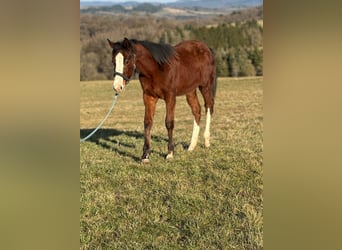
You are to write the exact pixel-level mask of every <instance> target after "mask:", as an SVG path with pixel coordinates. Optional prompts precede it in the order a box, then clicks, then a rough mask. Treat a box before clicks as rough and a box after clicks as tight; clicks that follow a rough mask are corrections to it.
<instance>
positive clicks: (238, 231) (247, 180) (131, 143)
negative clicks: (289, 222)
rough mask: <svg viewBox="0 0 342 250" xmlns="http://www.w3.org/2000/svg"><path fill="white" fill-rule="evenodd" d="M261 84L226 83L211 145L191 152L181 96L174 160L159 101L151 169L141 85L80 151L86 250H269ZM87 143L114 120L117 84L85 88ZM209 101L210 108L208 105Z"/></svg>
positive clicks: (82, 241)
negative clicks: (144, 159)
mask: <svg viewBox="0 0 342 250" xmlns="http://www.w3.org/2000/svg"><path fill="white" fill-rule="evenodd" d="M262 84H263V79H262V78H248V79H239V80H237V79H228V78H219V79H218V87H217V94H216V99H215V101H216V103H215V110H214V115H213V121H212V125H211V147H210V148H205V147H204V139H203V136H202V134H203V132H204V125H205V115H204V108H203V106H202V121H201V132H200V135H201V136H200V139H199V144H198V146H197V148H196V149H195V150H194V151H193V152H187V151H186V148H187V146H188V145H189V143H190V139H191V133H192V125H193V118H192V115H191V111H190V108H189V107H188V105H187V104H186V101H185V98H184V97H179V98H177V105H176V115H175V130H174V141H175V153H174V159H173V161H171V162H168V161H166V160H165V156H166V153H167V133H166V129H165V127H164V117H165V104H164V102H163V101H162V100H160V101H159V102H158V105H157V110H156V115H155V120H154V125H153V129H152V153H151V157H150V159H151V163H150V164H141V163H140V157H141V154H142V147H143V142H144V140H143V116H144V106H143V102H142V92H141V89H140V84H139V83H138V82H137V81H132V82H131V83H130V84H129V86H128V87H127V89H126V91H125V92H124V93H122V94H121V95H120V96H119V98H118V101H117V104H116V106H115V108H114V111H113V113H112V114H111V115H110V117H109V119H108V120H107V121H106V122H105V123H104V125H103V128H101V129H100V130H99V131H98V132H97V133H96V134H95V135H94V136H93V137H92V138H91V139H89V140H88V141H86V142H84V143H81V144H80V193H81V195H80V248H81V249H262V248H263V216H262V212H263V197H262V190H263V179H262V176H263V170H262V131H263V114H262V95H263V92H262ZM80 88H81V94H80V95H81V100H80V121H81V124H80V126H81V132H80V134H81V137H84V136H86V135H87V134H88V133H89V132H91V130H92V129H94V128H95V127H96V126H97V125H98V123H99V122H100V121H101V120H102V118H103V117H104V116H105V114H106V112H107V111H108V109H109V107H110V105H111V102H112V97H113V91H112V82H111V81H101V82H81V84H80ZM199 97H200V102H201V104H202V103H203V100H202V97H201V96H200V95H199Z"/></svg>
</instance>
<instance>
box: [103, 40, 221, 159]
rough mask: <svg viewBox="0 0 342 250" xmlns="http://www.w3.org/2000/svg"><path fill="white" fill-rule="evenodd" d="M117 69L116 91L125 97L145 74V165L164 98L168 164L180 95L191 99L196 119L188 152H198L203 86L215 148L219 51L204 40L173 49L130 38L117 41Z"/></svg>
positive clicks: (113, 45)
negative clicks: (213, 126)
mask: <svg viewBox="0 0 342 250" xmlns="http://www.w3.org/2000/svg"><path fill="white" fill-rule="evenodd" d="M107 41H108V43H109V46H110V47H111V48H112V63H113V66H114V70H113V71H114V73H113V77H114V81H113V89H114V90H115V91H116V92H117V93H120V92H122V91H123V90H124V89H125V86H126V85H127V84H128V83H129V81H130V80H131V79H132V78H133V76H134V74H135V71H137V72H138V73H139V81H140V84H141V88H142V92H143V102H144V105H145V116H144V146H143V154H142V157H141V161H142V162H143V163H148V162H150V160H149V157H150V153H151V128H152V124H153V117H154V113H155V108H156V103H157V101H158V99H163V100H164V101H165V104H166V105H165V106H166V117H165V126H166V129H167V133H168V153H167V155H166V159H167V160H171V159H172V158H173V152H174V144H173V129H174V113H175V105H176V96H181V95H186V100H187V103H188V104H189V106H190V108H191V110H192V114H193V116H194V123H193V131H192V136H191V142H190V145H189V148H188V151H192V150H194V148H195V147H196V145H197V142H198V135H199V131H200V126H199V124H200V119H201V106H200V103H199V101H198V97H197V92H196V90H197V88H198V89H199V91H200V92H201V94H202V96H203V99H204V104H205V112H206V126H205V130H204V139H205V147H209V146H210V122H211V117H212V114H213V112H214V97H215V93H216V82H217V81H216V63H215V58H214V52H213V51H212V50H211V49H210V48H209V47H208V46H207V45H206V44H205V43H203V42H201V41H197V40H188V41H183V42H180V43H179V44H177V45H175V46H172V45H170V44H164V43H153V42H150V41H139V40H136V39H127V38H126V37H125V38H124V39H123V41H119V42H112V41H110V40H109V39H107Z"/></svg>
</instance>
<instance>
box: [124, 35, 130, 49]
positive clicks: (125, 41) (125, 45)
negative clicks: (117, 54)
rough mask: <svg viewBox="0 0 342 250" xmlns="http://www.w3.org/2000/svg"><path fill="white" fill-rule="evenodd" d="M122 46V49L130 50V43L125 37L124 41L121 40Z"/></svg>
mask: <svg viewBox="0 0 342 250" xmlns="http://www.w3.org/2000/svg"><path fill="white" fill-rule="evenodd" d="M122 45H123V47H124V48H126V49H129V48H131V46H132V45H131V42H130V41H129V40H128V39H127V37H125V38H124V40H123V42H122Z"/></svg>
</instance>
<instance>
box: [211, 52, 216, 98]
mask: <svg viewBox="0 0 342 250" xmlns="http://www.w3.org/2000/svg"><path fill="white" fill-rule="evenodd" d="M210 51H211V54H212V56H213V62H214V63H213V64H214V65H213V71H214V72H213V75H214V77H213V85H212V89H211V90H212V94H213V98H215V95H216V87H217V74H216V72H217V69H216V61H215V52H214V50H213V49H212V48H210Z"/></svg>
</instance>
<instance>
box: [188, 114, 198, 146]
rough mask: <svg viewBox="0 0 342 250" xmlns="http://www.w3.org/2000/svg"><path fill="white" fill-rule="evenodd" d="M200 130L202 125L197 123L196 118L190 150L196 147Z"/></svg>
mask: <svg viewBox="0 0 342 250" xmlns="http://www.w3.org/2000/svg"><path fill="white" fill-rule="evenodd" d="M199 131H200V126H199V125H198V124H197V122H196V120H194V128H193V130H192V136H191V142H190V146H189V148H188V151H192V150H194V148H195V147H196V145H197V141H198V134H199Z"/></svg>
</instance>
